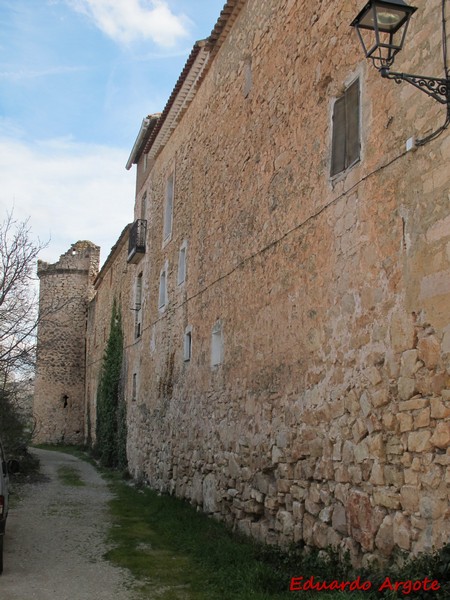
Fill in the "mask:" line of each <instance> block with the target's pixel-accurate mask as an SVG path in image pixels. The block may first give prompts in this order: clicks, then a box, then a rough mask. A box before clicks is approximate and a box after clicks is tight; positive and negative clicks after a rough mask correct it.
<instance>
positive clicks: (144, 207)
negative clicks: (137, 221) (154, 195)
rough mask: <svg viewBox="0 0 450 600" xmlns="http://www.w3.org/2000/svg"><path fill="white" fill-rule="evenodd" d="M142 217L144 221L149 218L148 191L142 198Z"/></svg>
mask: <svg viewBox="0 0 450 600" xmlns="http://www.w3.org/2000/svg"><path fill="white" fill-rule="evenodd" d="M145 156H147V155H145ZM141 219H142V221H145V220H146V219H147V192H145V193H144V195H143V196H142V199H141Z"/></svg>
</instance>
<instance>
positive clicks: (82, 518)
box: [0, 450, 135, 600]
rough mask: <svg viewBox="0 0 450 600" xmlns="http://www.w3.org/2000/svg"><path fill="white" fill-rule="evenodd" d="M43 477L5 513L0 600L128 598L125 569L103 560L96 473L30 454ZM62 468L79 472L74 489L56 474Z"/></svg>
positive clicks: (72, 461)
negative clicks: (77, 483)
mask: <svg viewBox="0 0 450 600" xmlns="http://www.w3.org/2000/svg"><path fill="white" fill-rule="evenodd" d="M33 452H35V453H36V454H37V455H38V456H39V459H40V461H41V471H42V473H43V474H44V475H45V476H46V477H47V478H48V480H47V481H45V482H42V483H35V484H29V485H25V486H24V487H23V489H22V490H21V495H22V499H21V501H20V502H18V503H14V507H12V508H11V509H10V514H9V517H8V524H7V528H6V537H5V554H4V563H5V566H4V572H3V575H2V576H1V577H0V598H1V600H132V599H133V598H135V596H134V595H133V593H132V592H131V591H130V585H131V581H130V579H129V576H128V574H127V572H126V571H123V570H121V569H119V568H115V567H114V566H112V565H111V564H110V563H108V562H107V561H105V560H104V559H103V558H102V557H103V555H104V553H105V551H106V549H107V547H106V545H105V537H106V532H107V528H108V513H107V502H108V500H109V499H110V497H111V496H110V492H109V490H108V488H107V486H106V484H105V482H104V481H103V480H102V478H101V477H100V476H99V475H98V473H97V472H96V470H95V469H94V468H93V467H92V466H91V465H89V464H88V463H85V462H83V461H80V460H79V459H77V458H75V457H73V456H69V455H67V454H62V453H60V452H48V451H46V450H33ZM61 468H65V469H66V470H67V469H68V470H69V471H73V470H74V469H75V470H76V471H77V472H78V473H79V475H80V478H81V479H82V481H83V482H84V483H85V484H86V485H85V486H83V487H74V486H73V485H67V484H64V483H63V482H62V481H61V477H59V476H58V470H60V469H61Z"/></svg>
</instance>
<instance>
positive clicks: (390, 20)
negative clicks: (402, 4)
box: [359, 3, 409, 33]
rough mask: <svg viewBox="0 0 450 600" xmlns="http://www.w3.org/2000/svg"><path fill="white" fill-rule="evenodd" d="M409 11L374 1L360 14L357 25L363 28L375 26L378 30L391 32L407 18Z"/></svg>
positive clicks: (373, 27)
mask: <svg viewBox="0 0 450 600" xmlns="http://www.w3.org/2000/svg"><path fill="white" fill-rule="evenodd" d="M408 14H409V11H407V10H404V9H401V8H391V7H390V6H389V7H388V6H385V5H382V4H377V3H374V4H373V5H372V6H370V8H369V9H368V10H367V11H366V13H365V14H363V15H361V17H360V20H359V26H360V27H363V28H364V29H375V22H376V26H377V28H378V29H379V30H380V31H384V32H386V33H393V32H394V31H396V30H397V29H399V27H401V26H402V25H403V23H404V22H405V21H406V20H407V19H408Z"/></svg>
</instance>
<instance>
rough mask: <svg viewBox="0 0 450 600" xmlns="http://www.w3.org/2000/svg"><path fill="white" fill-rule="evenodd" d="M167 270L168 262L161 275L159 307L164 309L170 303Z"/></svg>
mask: <svg viewBox="0 0 450 600" xmlns="http://www.w3.org/2000/svg"><path fill="white" fill-rule="evenodd" d="M167 272H168V264H167V261H166V264H165V265H164V269H163V270H162V271H161V275H160V276H159V302H158V306H159V309H160V310H161V309H164V308H165V306H166V304H167V303H168V297H167Z"/></svg>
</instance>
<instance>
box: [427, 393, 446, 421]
mask: <svg viewBox="0 0 450 600" xmlns="http://www.w3.org/2000/svg"><path fill="white" fill-rule="evenodd" d="M430 406H431V418H432V419H447V418H448V417H450V407H448V406H447V405H446V404H445V403H444V402H443V401H442V400H441V399H440V398H430Z"/></svg>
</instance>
